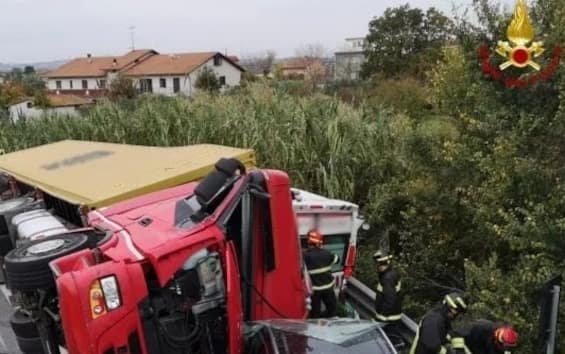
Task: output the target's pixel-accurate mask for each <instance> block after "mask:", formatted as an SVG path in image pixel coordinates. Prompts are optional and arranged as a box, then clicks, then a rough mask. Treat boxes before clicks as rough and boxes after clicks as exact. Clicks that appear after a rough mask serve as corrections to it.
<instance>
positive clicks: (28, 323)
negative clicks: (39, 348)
mask: <svg viewBox="0 0 565 354" xmlns="http://www.w3.org/2000/svg"><path fill="white" fill-rule="evenodd" d="M10 326H11V327H12V331H14V334H15V335H16V337H19V338H37V337H39V331H38V330H37V326H36V325H35V321H33V320H32V319H31V317H29V316H28V315H26V314H25V313H23V312H22V311H20V310H16V312H14V313H13V314H12V316H10Z"/></svg>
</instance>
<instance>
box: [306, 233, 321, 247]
mask: <svg viewBox="0 0 565 354" xmlns="http://www.w3.org/2000/svg"><path fill="white" fill-rule="evenodd" d="M307 236H308V243H309V244H311V245H316V246H321V245H322V243H324V236H322V234H321V233H320V232H319V231H318V230H310V231H308V234H307Z"/></svg>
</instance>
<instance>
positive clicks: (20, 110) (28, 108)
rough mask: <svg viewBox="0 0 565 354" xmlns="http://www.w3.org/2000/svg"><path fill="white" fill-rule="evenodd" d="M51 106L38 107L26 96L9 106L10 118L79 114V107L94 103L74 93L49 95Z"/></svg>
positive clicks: (15, 119) (13, 119)
mask: <svg viewBox="0 0 565 354" xmlns="http://www.w3.org/2000/svg"><path fill="white" fill-rule="evenodd" d="M47 100H48V102H49V107H36V106H35V105H34V103H33V99H32V98H24V99H22V100H20V101H19V102H17V103H15V104H12V105H11V106H9V107H8V111H9V113H10V119H12V121H14V122H15V121H17V120H19V119H21V118H23V117H25V118H38V117H41V116H43V115H45V114H63V115H71V116H75V115H77V108H79V107H84V106H87V105H90V104H92V101H91V100H88V99H86V98H82V97H77V96H72V95H48V96H47Z"/></svg>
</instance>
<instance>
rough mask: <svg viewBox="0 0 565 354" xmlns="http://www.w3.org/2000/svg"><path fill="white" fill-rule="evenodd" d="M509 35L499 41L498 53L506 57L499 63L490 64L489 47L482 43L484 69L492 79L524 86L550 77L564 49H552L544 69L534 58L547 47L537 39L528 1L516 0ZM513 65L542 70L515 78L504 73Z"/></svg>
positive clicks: (481, 51)
mask: <svg viewBox="0 0 565 354" xmlns="http://www.w3.org/2000/svg"><path fill="white" fill-rule="evenodd" d="M506 37H507V38H508V40H507V41H498V43H497V46H496V50H495V51H496V53H497V54H498V55H500V56H502V57H503V58H504V59H505V61H504V62H503V63H502V64H500V65H498V66H494V65H492V64H491V62H490V50H489V48H488V46H486V45H483V46H481V47H480V49H479V57H480V59H481V67H482V69H483V72H484V73H485V74H486V75H487V76H489V77H490V78H491V79H493V80H495V81H501V82H503V83H504V84H505V85H506V87H508V88H522V87H528V86H532V85H535V84H536V83H538V82H540V81H546V80H549V79H550V78H551V77H552V76H553V74H554V73H555V71H557V69H558V68H559V62H560V60H561V48H560V47H558V46H557V47H555V48H553V53H552V57H551V60H550V61H549V63H548V65H546V66H545V67H544V68H543V69H542V66H541V65H540V64H539V63H537V62H536V61H535V59H536V58H538V57H541V56H542V55H543V54H544V52H545V48H544V47H543V42H541V41H534V38H535V34H534V27H533V26H532V24H531V22H530V18H529V15H528V7H527V6H526V2H525V0H517V3H516V8H515V10H514V16H513V18H512V21H511V22H510V24H509V25H508V29H507V30H506ZM510 67H516V68H520V69H523V68H526V67H530V68H532V69H534V70H536V71H539V72H538V73H536V74H533V75H520V77H512V76H508V75H505V74H504V73H503V71H504V70H506V69H508V68H510Z"/></svg>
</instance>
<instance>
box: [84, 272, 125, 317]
mask: <svg viewBox="0 0 565 354" xmlns="http://www.w3.org/2000/svg"><path fill="white" fill-rule="evenodd" d="M121 305H122V300H121V299H120V288H119V286H118V281H117V279H116V277H115V276H113V275H111V276H108V277H104V278H100V279H99V280H96V281H94V282H93V283H92V285H91V286H90V312H91V315H92V318H93V319H96V318H98V317H100V316H103V315H105V314H107V313H108V311H112V310H115V309H117V308H118V307H120V306H121Z"/></svg>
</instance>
